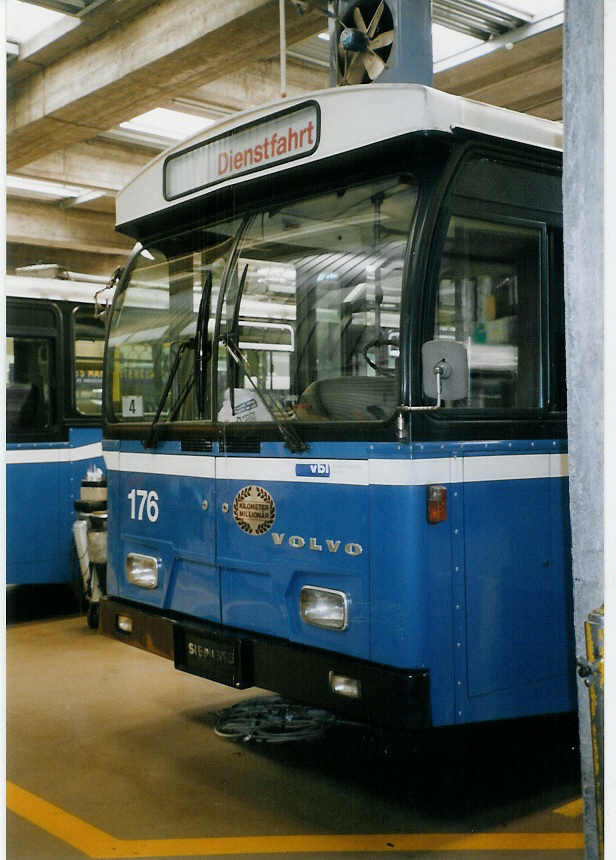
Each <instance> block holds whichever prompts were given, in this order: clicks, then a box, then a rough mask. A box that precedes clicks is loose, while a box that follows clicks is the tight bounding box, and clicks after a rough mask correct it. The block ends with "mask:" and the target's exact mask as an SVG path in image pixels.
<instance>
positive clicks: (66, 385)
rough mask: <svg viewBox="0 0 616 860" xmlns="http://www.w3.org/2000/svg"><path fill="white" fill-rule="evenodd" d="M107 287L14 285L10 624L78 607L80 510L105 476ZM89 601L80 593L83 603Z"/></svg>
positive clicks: (10, 314) (16, 281) (35, 281)
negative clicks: (101, 301)
mask: <svg viewBox="0 0 616 860" xmlns="http://www.w3.org/2000/svg"><path fill="white" fill-rule="evenodd" d="M98 289H101V284H90V283H82V282H77V281H75V282H73V281H63V280H57V279H53V278H44V277H43V278H40V277H28V276H21V275H8V276H7V277H6V296H7V299H6V302H7V316H6V320H7V321H6V327H7V331H6V334H7V337H6V371H5V372H6V439H7V446H6V447H7V451H6V516H7V521H6V583H7V586H8V592H7V600H8V606H7V612H8V615H9V617H11V616H12V615H14V614H21V613H22V612H23V611H25V608H26V606H27V607H28V608H29V610H32V611H37V610H36V606H38V611H39V612H50V611H53V610H54V608H55V610H56V611H58V610H61V609H66V608H67V607H71V608H74V607H76V606H78V601H77V600H76V596H75V586H76V585H78V579H77V578H76V577H77V571H76V566H75V559H74V552H73V534H72V530H71V528H72V524H73V521H74V519H75V508H74V501H75V500H76V499H79V497H80V485H81V481H82V480H83V479H84V478H85V477H86V472H87V470H88V467H89V466H98V467H99V468H103V466H104V463H103V459H102V449H101V403H102V377H103V345H104V324H103V322H102V321H101V320H99V319H97V318H96V317H95V315H94V294H95V292H96V290H98ZM78 593H79V591H77V594H78Z"/></svg>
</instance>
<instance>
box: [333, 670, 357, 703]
mask: <svg viewBox="0 0 616 860" xmlns="http://www.w3.org/2000/svg"><path fill="white" fill-rule="evenodd" d="M329 689H330V690H331V691H332V693H336V695H337V696H347V698H349V699H361V681H359V680H358V679H357V678H347V677H346V675H336V674H335V673H334V672H330V673H329Z"/></svg>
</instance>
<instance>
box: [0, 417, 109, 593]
mask: <svg viewBox="0 0 616 860" xmlns="http://www.w3.org/2000/svg"><path fill="white" fill-rule="evenodd" d="M6 460H7V463H6V582H7V585H40V584H47V583H70V582H71V581H72V578H73V555H72V553H73V549H72V546H73V533H72V525H73V522H74V520H75V509H74V505H73V503H74V501H75V499H78V498H79V496H80V487H81V481H82V480H83V479H84V478H85V475H86V471H87V469H88V466H89V465H90V464H94V465H97V466H99V468H101V469H102V468H104V462H103V458H102V448H101V430H100V428H71V429H70V431H69V441H68V442H63V443H55V442H52V443H27V442H26V443H19V444H11V443H8V444H7V453H6Z"/></svg>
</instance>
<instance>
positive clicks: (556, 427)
mask: <svg viewBox="0 0 616 860" xmlns="http://www.w3.org/2000/svg"><path fill="white" fill-rule="evenodd" d="M558 155H559V154H557V153H555V156H556V157H557V156H558ZM556 157H555V159H554V161H551V160H547V159H546V154H545V153H543V152H542V153H540V154H539V155H537V154H536V153H535V151H534V150H533V151H532V152H528V153H526V157H525V153H524V151H523V150H520V149H510V148H503V149H501V148H497V147H490V146H485V147H484V146H477V144H476V143H470V144H467V146H466V148H464V149H463V150H462V152H461V153H458V156H457V158H456V163H455V169H454V170H453V171H452V175H451V177H450V181H449V183H448V187H447V189H446V191H444V193H443V196H442V198H441V200H440V202H439V205H438V211H437V213H436V216H435V223H436V229H435V231H434V236H433V240H432V243H431V246H430V249H429V253H428V259H427V263H426V269H425V283H426V289H425V292H424V297H423V303H422V305H421V307H416V308H415V313H416V317H415V325H414V330H413V338H412V343H411V350H412V353H411V378H410V383H411V391H412V397H413V398H414V399H413V400H412V402H413V403H424V404H425V403H427V402H428V401H426V398H425V397H424V394H423V391H422V382H421V373H422V368H421V352H420V350H421V345H422V344H423V343H424V341H425V340H430V339H432V338H433V337H434V313H435V307H436V299H437V293H438V287H439V283H438V281H439V271H440V263H441V258H442V253H443V249H444V245H445V241H446V236H447V229H448V225H449V221H450V219H451V217H453V216H462V217H469V218H476V219H478V220H482V221H493V222H495V223H501V224H506V223H511V224H513V225H516V226H522V227H531V228H532V227H540V228H541V248H540V284H539V293H540V294H539V326H540V352H539V360H540V376H541V381H540V385H541V388H540V390H541V405H540V406H537V407H528V408H519V407H518V408H516V407H513V408H510V407H503V408H490V407H441V408H440V409H438V410H435V411H433V412H427V413H420V412H419V413H414V414H412V417H411V438H412V439H414V440H421V441H432V440H433V441H460V442H464V441H473V440H477V439H492V438H499V439H514V438H518V439H519V438H521V439H533V438H536V439H540V438H565V437H566V414H565V413H564V412H563V411H560V410H554V408H553V405H552V404H553V400H554V392H553V391H552V378H551V364H552V358H551V349H553V348H554V346H555V344H554V335H553V331H552V326H551V319H550V313H549V301H550V291H551V283H552V280H553V273H552V268H553V266H554V263H555V261H553V260H552V259H551V256H550V253H549V247H550V236H551V234H552V232H553V231H554V230H555V229H558V228H559V227H560V229H562V215H561V213H557V212H555V211H548V210H543V209H530V208H527V207H522V206H516V207H515V210H516V211H515V214H512V204H506V203H502V202H495V201H493V200H485V199H481V198H479V197H476V198H470V197H467V196H464V197H462V196H457V195H456V193H455V188H456V180H457V178H458V176H459V175H460V173H461V171H462V170H464V167H465V166H466V165H467V164H468V163H469V161H472V160H475V159H478V158H488V159H490V160H493V161H496V162H498V163H499V164H501V165H504V166H507V165H511V166H512V167H521V168H526V169H528V170H530V171H532V170H535V171H543V172H550V173H558V172H559V169H560V164H559V163H558V162H557V161H556Z"/></svg>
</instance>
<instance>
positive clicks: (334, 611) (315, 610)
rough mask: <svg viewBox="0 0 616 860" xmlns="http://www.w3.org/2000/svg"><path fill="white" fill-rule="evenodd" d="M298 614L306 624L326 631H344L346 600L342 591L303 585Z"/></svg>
mask: <svg viewBox="0 0 616 860" xmlns="http://www.w3.org/2000/svg"><path fill="white" fill-rule="evenodd" d="M299 614H300V616H301V618H302V619H303V620H304V621H305V622H306V623H307V624H313V625H314V626H315V627H325V628H326V629H328V630H346V628H347V626H348V620H349V613H348V599H347V596H346V594H345V593H344V592H343V591H335V590H334V589H332V588H317V587H316V586H315V585H304V587H303V588H302V590H301V592H300V596H299Z"/></svg>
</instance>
